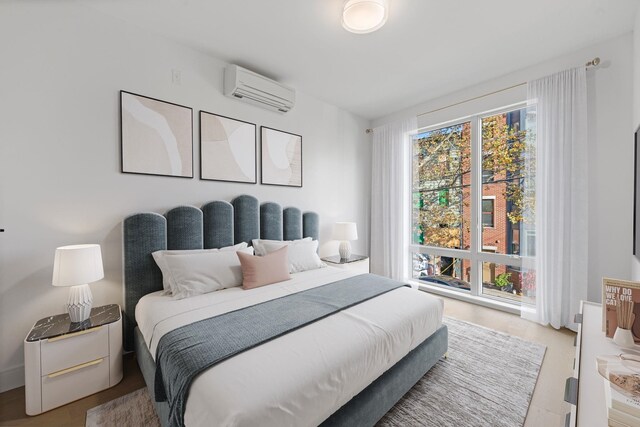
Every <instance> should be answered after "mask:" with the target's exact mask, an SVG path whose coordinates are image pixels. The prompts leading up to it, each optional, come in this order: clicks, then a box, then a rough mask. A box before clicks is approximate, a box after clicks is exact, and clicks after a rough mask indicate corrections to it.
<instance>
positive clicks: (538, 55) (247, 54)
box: [82, 0, 639, 119]
mask: <svg viewBox="0 0 640 427" xmlns="http://www.w3.org/2000/svg"><path fill="white" fill-rule="evenodd" d="M389 2H390V10H389V19H388V21H387V23H386V25H385V26H384V27H382V29H380V30H378V31H376V32H374V33H371V34H360V35H358V34H352V33H349V32H347V31H345V30H344V29H343V28H342V26H341V22H340V19H341V10H342V4H343V0H88V1H83V2H82V4H84V5H89V6H90V7H92V8H94V9H96V10H99V11H100V12H102V13H105V14H108V15H111V16H114V17H118V18H120V19H122V20H125V21H127V22H130V23H131V24H132V25H135V26H138V27H141V28H144V29H146V30H148V31H151V32H155V33H159V34H162V35H164V36H166V37H169V38H171V39H174V40H177V41H179V42H181V43H184V44H186V45H188V46H191V47H193V48H195V49H198V50H200V51H203V52H206V53H209V54H211V55H214V56H216V57H218V58H220V59H222V60H224V61H227V62H230V63H236V64H239V65H242V66H244V67H246V68H249V69H252V70H254V71H256V72H259V73H261V74H264V75H267V76H269V77H272V78H274V79H276V80H278V81H281V82H283V83H286V84H289V85H291V86H293V87H295V88H296V89H297V90H299V91H303V92H305V93H307V94H310V95H313V96H315V97H317V98H320V99H323V100H325V101H327V102H329V103H331V104H334V105H337V106H339V107H341V108H344V109H346V110H348V111H351V112H353V113H356V114H358V115H360V116H362V117H365V118H367V119H375V118H378V117H381V116H384V115H387V114H390V113H392V112H395V111H398V110H401V109H403V108H407V107H410V106H412V105H415V104H418V103H420V102H423V101H426V100H429V99H433V98H436V97H438V96H441V95H445V94H447V93H450V92H453V91H455V90H458V89H462V88H464V87H467V86H471V85H474V84H476V83H480V82H482V81H485V80H488V79H491V78H494V77H498V76H500V75H503V74H507V73H509V72H512V71H515V70H518V69H521V68H525V67H527V66H529V65H533V64H536V63H539V62H542V61H544V60H547V59H551V58H554V57H558V56H561V55H563V54H565V53H568V52H571V51H574V50H577V49H579V48H582V47H585V46H588V45H590V44H593V43H596V42H598V41H601V40H605V39H607V38H611V37H614V36H617V35H621V34H623V33H626V32H629V31H631V30H632V29H633V23H634V17H635V13H636V9H638V4H639V2H638V0H530V1H526V2H525V1H520V0H515V1H514V0H483V1H478V0H447V1H443V0H389ZM588 59H590V58H585V61H586V60H588ZM603 59H606V58H603Z"/></svg>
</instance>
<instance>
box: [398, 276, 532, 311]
mask: <svg viewBox="0 0 640 427" xmlns="http://www.w3.org/2000/svg"><path fill="white" fill-rule="evenodd" d="M408 282H409V283H411V285H412V286H414V287H415V286H417V288H418V289H419V290H421V291H425V292H429V293H432V294H437V295H442V296H445V297H449V298H453V299H458V300H461V301H466V302H471V303H473V304H478V305H482V306H484V307H488V308H493V309H494V310H500V311H505V312H507V313H511V314H517V315H520V306H519V305H517V304H512V303H509V302H503V301H498V300H495V299H493V298H487V297H482V296H476V295H470V294H468V293H463V292H461V291H456V290H453V289H446V288H443V287H440V286H434V285H428V284H425V283H422V282H419V281H417V280H413V279H408Z"/></svg>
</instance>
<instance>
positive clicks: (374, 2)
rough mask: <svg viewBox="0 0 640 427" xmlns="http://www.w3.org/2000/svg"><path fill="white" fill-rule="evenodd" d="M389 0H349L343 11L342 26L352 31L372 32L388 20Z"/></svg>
mask: <svg viewBox="0 0 640 427" xmlns="http://www.w3.org/2000/svg"><path fill="white" fill-rule="evenodd" d="M388 12H389V4H388V1H387V0H347V1H346V2H345V3H344V9H343V11H342V26H343V27H344V28H345V29H346V30H347V31H351V32H352V33H356V34H366V33H371V32H373V31H375V30H377V29H378V28H380V27H382V26H383V25H384V23H385V22H387V15H388Z"/></svg>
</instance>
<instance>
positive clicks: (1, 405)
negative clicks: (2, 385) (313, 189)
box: [0, 297, 575, 427]
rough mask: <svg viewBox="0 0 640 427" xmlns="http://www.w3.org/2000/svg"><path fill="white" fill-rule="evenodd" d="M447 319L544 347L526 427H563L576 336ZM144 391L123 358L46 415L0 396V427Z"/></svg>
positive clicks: (67, 422) (42, 422) (452, 304)
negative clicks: (110, 380)
mask: <svg viewBox="0 0 640 427" xmlns="http://www.w3.org/2000/svg"><path fill="white" fill-rule="evenodd" d="M443 299H444V300H445V315H447V316H451V317H455V318H457V319H460V320H465V321H468V322H472V323H476V324H478V325H482V326H485V327H488V328H492V329H495V330H498V331H502V332H505V333H508V334H511V335H515V336H518V337H521V338H524V339H526V340H529V341H533V342H537V343H540V344H543V345H545V346H547V352H546V355H545V358H544V362H543V364H542V369H541V370H540V376H539V377H538V382H537V384H536V388H535V391H534V394H533V399H532V401H531V406H530V407H529V413H528V415H527V419H526V422H525V427H539V426H545V427H561V426H564V419H565V418H564V417H565V414H566V413H567V412H568V411H569V405H568V404H566V403H565V402H564V400H563V398H564V383H565V380H566V378H567V377H569V376H571V374H572V372H573V357H574V354H575V348H574V347H573V341H574V337H575V334H574V333H573V332H571V331H568V330H560V331H557V330H555V329H552V328H548V327H543V326H540V325H537V324H535V323H532V322H528V321H526V320H522V319H520V317H518V316H516V315H513V314H508V313H503V312H500V311H496V310H492V309H489V308H486V307H481V306H477V305H473V304H470V303H467V302H463V301H458V300H454V299H450V298H444V297H443ZM141 387H144V379H143V378H142V373H141V372H140V369H139V368H138V365H137V362H136V360H135V358H134V357H133V355H131V354H129V355H126V356H125V361H124V378H123V380H122V381H121V382H120V383H119V384H118V385H116V386H115V387H112V388H110V389H107V390H105V391H102V392H100V393H96V394H94V395H91V396H88V397H85V398H84V399H80V400H78V401H75V402H73V403H70V404H68V405H65V406H62V407H60V408H57V409H54V410H51V411H49V412H46V413H44V414H41V415H38V416H35V417H29V416H27V415H26V414H25V412H24V387H20V388H16V389H13V390H9V391H7V392H4V393H1V394H0V426H47V427H58V426H60V427H63V426H64V427H73V426H84V422H85V415H86V412H87V410H88V409H90V408H93V407H94V406H97V405H100V404H102V403H105V402H108V401H110V400H112V399H115V398H116V397H119V396H123V395H125V394H128V393H130V392H132V391H134V390H137V389H139V388H141Z"/></svg>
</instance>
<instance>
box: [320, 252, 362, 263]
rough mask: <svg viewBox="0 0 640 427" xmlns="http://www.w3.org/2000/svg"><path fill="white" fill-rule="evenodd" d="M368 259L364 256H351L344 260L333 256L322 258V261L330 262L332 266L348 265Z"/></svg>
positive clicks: (338, 256)
mask: <svg viewBox="0 0 640 427" xmlns="http://www.w3.org/2000/svg"><path fill="white" fill-rule="evenodd" d="M367 258H369V257H368V256H366V255H354V254H352V255H351V256H350V257H349V258H347V259H344V258H340V255H333V256H328V257H325V258H322V261H326V262H330V263H332V264H349V263H351V262H358V261H362V260H365V259H367Z"/></svg>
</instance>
